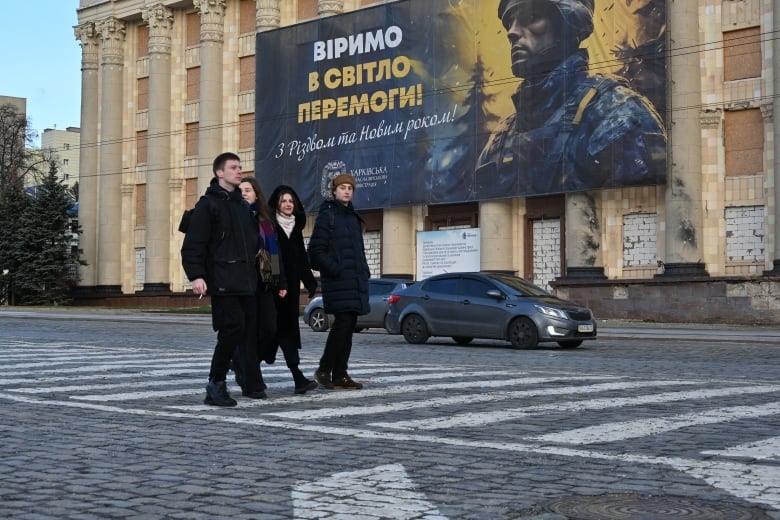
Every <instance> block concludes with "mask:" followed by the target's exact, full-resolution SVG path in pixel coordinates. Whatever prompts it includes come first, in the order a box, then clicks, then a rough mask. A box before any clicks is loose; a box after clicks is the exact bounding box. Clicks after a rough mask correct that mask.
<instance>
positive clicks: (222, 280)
mask: <svg viewBox="0 0 780 520" xmlns="http://www.w3.org/2000/svg"><path fill="white" fill-rule="evenodd" d="M208 199H210V200H208ZM257 248H258V236H257V226H256V224H255V223H254V219H253V218H252V214H251V212H250V210H249V206H248V205H247V204H246V202H244V199H243V198H242V197H241V192H240V191H239V190H233V191H232V192H228V191H226V190H224V189H223V188H222V187H220V186H219V183H218V181H217V179H216V178H214V179H212V180H211V186H209V187H208V189H207V190H206V196H205V197H201V199H200V200H199V201H198V203H197V204H196V205H195V211H194V212H193V214H192V217H191V220H190V224H189V228H188V229H187V234H186V235H185V236H184V242H183V243H182V246H181V263H182V267H183V268H184V272H185V273H186V275H187V278H188V279H189V280H195V279H197V278H203V279H204V280H206V285H207V287H208V294H209V295H211V296H214V295H218V296H228V295H234V296H239V295H251V294H255V289H256V288H257V269H256V267H255V263H256V261H255V255H256V254H257Z"/></svg>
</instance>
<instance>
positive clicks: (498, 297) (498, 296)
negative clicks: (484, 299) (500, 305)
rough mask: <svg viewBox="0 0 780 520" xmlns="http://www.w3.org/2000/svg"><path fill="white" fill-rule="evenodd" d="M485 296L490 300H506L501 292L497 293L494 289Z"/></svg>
mask: <svg viewBox="0 0 780 520" xmlns="http://www.w3.org/2000/svg"><path fill="white" fill-rule="evenodd" d="M487 295H488V296H490V297H491V298H495V299H496V300H503V299H505V298H506V296H504V295H503V294H501V291H498V290H496V289H490V290H489V291H488V292H487Z"/></svg>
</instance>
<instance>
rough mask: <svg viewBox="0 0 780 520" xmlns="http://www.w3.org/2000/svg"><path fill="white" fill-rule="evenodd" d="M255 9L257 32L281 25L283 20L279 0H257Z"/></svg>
mask: <svg viewBox="0 0 780 520" xmlns="http://www.w3.org/2000/svg"><path fill="white" fill-rule="evenodd" d="M255 9H256V10H255V17H256V28H257V32H262V31H268V30H271V29H276V28H277V27H279V24H280V23H281V21H282V16H281V12H280V10H279V0H257V4H255Z"/></svg>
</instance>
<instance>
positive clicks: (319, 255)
mask: <svg viewBox="0 0 780 520" xmlns="http://www.w3.org/2000/svg"><path fill="white" fill-rule="evenodd" d="M309 261H310V262H311V266H312V268H313V269H316V270H318V271H319V272H320V277H321V280H322V300H323V304H324V307H325V312H327V313H330V314H335V313H338V312H357V313H358V315H363V314H367V313H368V311H369V310H370V308H369V305H368V278H369V277H370V276H371V274H370V271H369V269H368V262H366V253H365V250H364V247H363V219H362V218H361V217H360V215H358V213H357V212H356V211H355V208H354V206H352V202H350V203H349V204H347V205H346V206H345V205H344V204H341V203H338V202H335V201H332V200H326V201H325V202H323V203H322V205H321V206H320V211H319V213H318V214H317V220H316V221H315V222H314V230H313V231H312V234H311V238H310V239H309Z"/></svg>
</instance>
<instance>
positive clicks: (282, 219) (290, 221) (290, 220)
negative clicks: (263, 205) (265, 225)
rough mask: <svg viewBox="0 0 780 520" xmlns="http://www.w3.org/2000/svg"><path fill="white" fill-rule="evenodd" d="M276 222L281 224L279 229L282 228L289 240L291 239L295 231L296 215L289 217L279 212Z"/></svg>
mask: <svg viewBox="0 0 780 520" xmlns="http://www.w3.org/2000/svg"><path fill="white" fill-rule="evenodd" d="M276 221H277V222H278V223H279V227H281V228H282V229H283V230H284V233H285V234H286V235H287V238H290V235H291V234H292V232H293V229H295V215H290V216H289V217H288V216H286V215H283V214H281V213H279V212H277V213H276Z"/></svg>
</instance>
